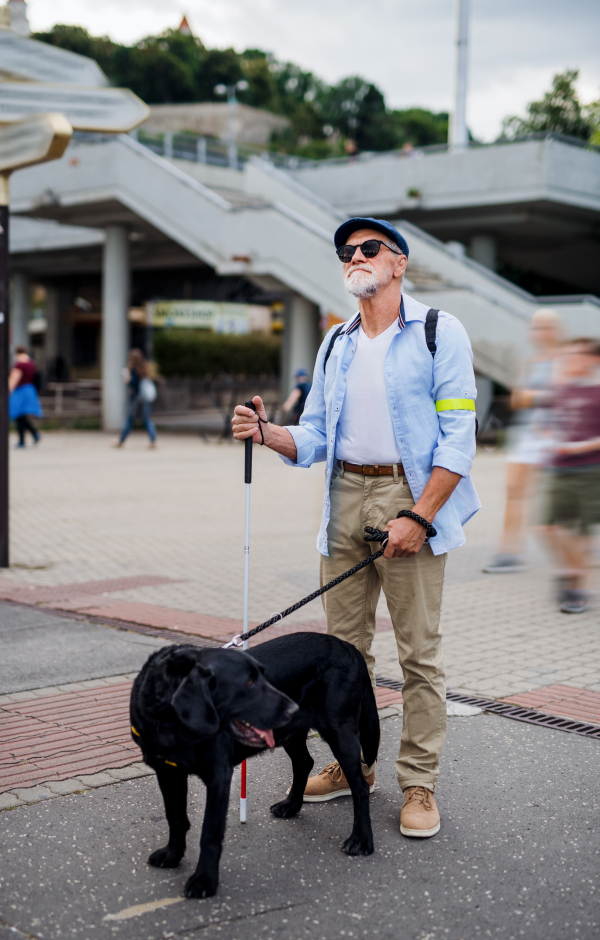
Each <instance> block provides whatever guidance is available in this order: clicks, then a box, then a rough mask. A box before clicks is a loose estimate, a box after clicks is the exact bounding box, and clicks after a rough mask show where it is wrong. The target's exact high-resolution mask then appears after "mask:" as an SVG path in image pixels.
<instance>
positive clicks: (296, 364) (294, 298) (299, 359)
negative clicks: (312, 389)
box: [281, 293, 321, 399]
mask: <svg viewBox="0 0 600 940" xmlns="http://www.w3.org/2000/svg"><path fill="white" fill-rule="evenodd" d="M320 342H321V334H320V331H319V310H318V307H317V306H316V305H315V304H313V303H311V302H310V300H306V298H305V297H302V296H301V295H300V294H295V293H294V294H290V295H289V297H288V298H287V300H286V304H285V331H284V335H283V363H282V370H281V380H282V387H281V392H282V396H283V399H285V398H287V396H288V395H289V394H290V391H291V389H292V385H293V381H294V373H295V372H296V370H297V369H306V370H307V371H308V374H309V376H310V377H311V378H312V372H313V368H314V365H315V359H316V358H317V353H318V351H319V344H320Z"/></svg>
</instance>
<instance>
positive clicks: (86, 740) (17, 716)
mask: <svg viewBox="0 0 600 940" xmlns="http://www.w3.org/2000/svg"><path fill="white" fill-rule="evenodd" d="M130 692H131V683H130V682H126V683H119V684H117V685H113V686H103V687H101V688H94V689H83V690H74V691H72V692H65V693H62V694H59V695H49V696H47V697H38V696H36V697H35V698H30V699H22V700H20V701H16V702H6V701H3V702H2V703H0V742H1V745H2V750H1V756H0V793H3V792H5V791H7V790H14V789H15V788H16V787H32V786H35V785H36V784H41V783H46V782H48V781H50V780H64V779H67V778H69V777H73V776H75V775H77V774H81V773H85V774H94V773H97V772H98V771H100V770H105V769H106V768H107V767H115V768H116V767H125V766H126V765H127V764H131V763H133V762H135V761H137V760H139V758H140V750H139V748H138V747H137V745H135V744H134V742H133V741H132V739H131V733H130V725H129V718H128V714H129V695H130Z"/></svg>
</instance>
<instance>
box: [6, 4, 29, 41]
mask: <svg viewBox="0 0 600 940" xmlns="http://www.w3.org/2000/svg"><path fill="white" fill-rule="evenodd" d="M6 6H7V7H8V9H9V10H10V28H11V30H12V31H13V33H17V34H18V35H19V36H30V35H31V29H30V27H29V20H28V19H27V4H26V3H25V0H8V3H7V4H6Z"/></svg>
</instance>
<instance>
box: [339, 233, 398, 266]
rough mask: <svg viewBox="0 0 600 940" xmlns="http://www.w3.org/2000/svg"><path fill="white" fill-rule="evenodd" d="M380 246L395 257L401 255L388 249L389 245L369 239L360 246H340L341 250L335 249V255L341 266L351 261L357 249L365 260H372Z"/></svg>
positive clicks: (375, 239)
mask: <svg viewBox="0 0 600 940" xmlns="http://www.w3.org/2000/svg"><path fill="white" fill-rule="evenodd" d="M382 245H383V247H384V248H387V249H388V251H392V252H393V253H394V254H395V255H401V254H402V252H401V251H396V250H395V249H394V248H390V246H389V245H386V243H385V242H381V241H379V239H378V238H369V240H368V241H366V242H363V243H362V245H342V246H341V248H337V249H336V255H337V256H338V258H339V259H340V261H341V262H342V263H343V264H348V262H349V261H352V259H353V257H354V252H355V251H356V249H357V248H360V250H361V251H362V253H363V256H364V257H365V258H374V257H375V255H378V254H379V249H380V248H381V246H382Z"/></svg>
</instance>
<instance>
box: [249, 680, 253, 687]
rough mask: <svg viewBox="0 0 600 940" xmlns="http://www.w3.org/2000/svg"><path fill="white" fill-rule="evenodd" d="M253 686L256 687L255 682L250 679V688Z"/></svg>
mask: <svg viewBox="0 0 600 940" xmlns="http://www.w3.org/2000/svg"><path fill="white" fill-rule="evenodd" d="M253 685H254V680H253V679H250V680H249V682H248V686H249V687H250V688H251V687H252V686H253Z"/></svg>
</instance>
